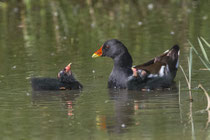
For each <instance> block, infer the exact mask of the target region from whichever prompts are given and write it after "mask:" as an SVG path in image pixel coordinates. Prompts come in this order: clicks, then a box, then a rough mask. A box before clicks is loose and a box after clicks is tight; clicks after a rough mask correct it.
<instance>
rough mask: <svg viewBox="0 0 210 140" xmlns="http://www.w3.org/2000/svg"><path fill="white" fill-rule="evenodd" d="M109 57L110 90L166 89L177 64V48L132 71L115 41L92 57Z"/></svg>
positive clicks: (125, 53) (129, 59)
mask: <svg viewBox="0 0 210 140" xmlns="http://www.w3.org/2000/svg"><path fill="white" fill-rule="evenodd" d="M99 56H106V57H110V58H112V59H113V60H114V67H113V69H112V72H111V74H110V76H109V81H108V87H109V88H127V89H131V90H132V89H135V90H139V89H140V90H144V89H159V88H169V87H170V86H171V85H172V83H173V80H174V78H175V76H176V72H177V69H178V64H179V46H178V45H175V46H173V47H172V48H171V49H170V50H167V51H165V52H164V53H163V54H162V55H160V56H158V57H155V58H154V59H152V60H150V61H148V62H147V63H144V64H142V65H137V66H133V67H132V63H133V61H132V57H131V55H130V54H129V52H128V49H127V48H126V47H125V45H124V44H123V43H122V42H120V41H119V40H117V39H111V40H108V41H106V42H105V43H104V44H103V45H102V46H101V48H100V49H99V50H97V51H96V52H95V53H94V54H93V55H92V57H93V58H96V57H99Z"/></svg>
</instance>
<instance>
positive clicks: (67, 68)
mask: <svg viewBox="0 0 210 140" xmlns="http://www.w3.org/2000/svg"><path fill="white" fill-rule="evenodd" d="M71 64H72V63H69V64H68V65H67V66H66V67H65V71H66V72H69V71H70V70H71Z"/></svg>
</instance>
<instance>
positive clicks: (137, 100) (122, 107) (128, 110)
mask: <svg viewBox="0 0 210 140" xmlns="http://www.w3.org/2000/svg"><path fill="white" fill-rule="evenodd" d="M109 96H110V101H109V102H110V103H113V109H114V113H108V114H106V115H102V114H97V116H96V125H97V128H98V129H99V130H104V131H107V132H108V133H118V134H119V133H125V132H127V131H129V128H131V127H132V126H138V125H141V122H140V121H138V120H136V119H135V118H136V116H139V117H140V116H141V115H144V114H142V113H141V111H142V110H146V109H160V108H163V107H166V108H167V105H165V104H163V103H161V101H160V104H159V105H158V104H157V102H156V105H157V106H154V103H152V102H153V101H154V100H157V101H158V100H161V99H160V98H163V99H162V100H165V101H168V102H170V101H175V102H174V103H175V104H174V106H173V108H178V107H179V105H178V93H177V91H176V90H173V91H171V90H165V91H152V92H140V91H128V90H119V89H116V90H115V89H110V90H109ZM152 100H153V101H152ZM149 102H151V104H150V103H149ZM168 107H171V105H168ZM139 117H137V118H139Z"/></svg>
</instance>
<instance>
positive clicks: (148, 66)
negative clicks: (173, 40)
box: [134, 52, 168, 74]
mask: <svg viewBox="0 0 210 140" xmlns="http://www.w3.org/2000/svg"><path fill="white" fill-rule="evenodd" d="M167 54H168V52H166V53H163V54H162V55H160V56H158V57H156V58H154V59H152V60H150V61H148V62H146V63H144V64H141V65H137V66H134V68H136V69H143V70H146V71H147V72H149V73H151V74H157V73H158V72H159V71H160V68H161V66H163V65H166V63H167V59H168V56H167Z"/></svg>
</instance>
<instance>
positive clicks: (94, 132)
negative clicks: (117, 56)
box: [0, 0, 210, 140]
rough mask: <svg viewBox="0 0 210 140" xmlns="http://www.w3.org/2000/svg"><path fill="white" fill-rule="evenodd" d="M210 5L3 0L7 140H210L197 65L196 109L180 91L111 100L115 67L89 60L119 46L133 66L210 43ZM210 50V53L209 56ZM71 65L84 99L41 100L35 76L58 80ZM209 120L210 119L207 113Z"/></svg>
mask: <svg viewBox="0 0 210 140" xmlns="http://www.w3.org/2000/svg"><path fill="white" fill-rule="evenodd" d="M209 7H210V2H209V1H201V0H200V1H199V0H193V1H192V0H130V1H126V0H115V1H114V0H0V89H1V90H0V110H1V113H0V126H1V128H0V137H1V139H2V140H10V139H17V140H19V139H20V140H25V139H27V140H29V139H30V140H37V139H44V140H47V139H49V140H54V139H55V140H57V139H59V140H61V139H73V138H74V139H161V140H164V139H177V138H179V139H210V135H209V134H210V133H209V131H210V130H209V128H208V122H210V117H209V115H208V113H207V112H200V110H202V109H205V107H206V99H205V95H204V94H203V93H202V92H201V91H199V90H197V89H196V88H195V87H196V86H197V85H198V83H202V84H203V85H204V87H206V88H207V90H208V91H210V89H209V82H210V81H209V79H210V75H209V72H207V71H200V70H199V69H200V68H203V67H204V66H203V65H202V64H201V62H200V60H199V59H198V57H197V56H195V55H194V56H193V73H192V79H193V81H192V87H193V89H194V90H193V97H194V102H193V103H189V101H188V100H187V99H188V91H187V85H186V83H185V79H184V77H183V74H182V73H181V72H180V71H178V73H177V77H176V79H175V81H176V82H177V86H178V83H179V81H181V82H180V83H181V96H180V98H181V103H179V97H178V91H153V92H149V93H147V92H146V93H142V92H140V91H125V90H118V91H110V90H108V89H107V80H108V76H109V74H110V72H111V69H112V66H113V64H112V63H113V62H112V60H111V59H109V58H98V59H92V58H91V56H92V54H93V52H94V51H96V50H97V49H98V48H99V47H100V46H101V45H102V44H103V42H104V41H106V40H108V39H112V38H116V39H119V40H121V41H122V42H123V43H124V44H125V45H126V46H127V47H128V50H129V52H130V53H131V55H132V57H133V60H134V64H140V63H144V62H145V61H147V60H149V59H151V58H153V57H155V56H156V55H159V54H161V53H162V52H164V51H165V50H167V49H169V48H170V47H172V46H173V45H174V44H179V45H180V47H181V56H180V64H181V65H182V66H183V67H184V69H186V70H187V57H188V51H189V44H188V40H189V41H191V42H192V43H193V44H194V45H195V46H196V47H197V44H198V43H197V37H200V36H202V37H204V38H205V39H206V40H207V41H208V42H210V38H209V36H210V28H209V26H210V8H209ZM209 52H210V51H208V50H207V53H209ZM69 62H72V63H73V64H72V71H73V73H74V74H75V76H76V78H77V79H78V80H79V81H80V82H81V83H82V84H83V86H84V89H83V90H82V91H62V92H33V91H32V89H31V85H30V78H31V77H37V76H38V77H56V75H57V73H58V72H59V71H60V70H61V69H62V68H63V67H64V66H66V65H67V64H68V63H69ZM209 114H210V113H209Z"/></svg>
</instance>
